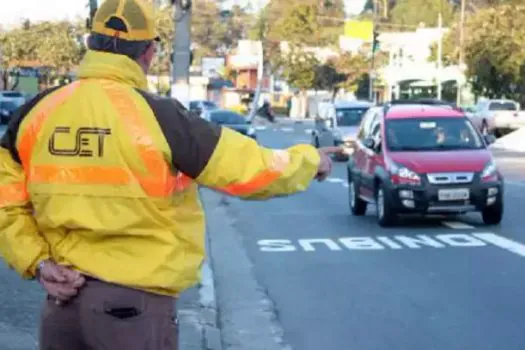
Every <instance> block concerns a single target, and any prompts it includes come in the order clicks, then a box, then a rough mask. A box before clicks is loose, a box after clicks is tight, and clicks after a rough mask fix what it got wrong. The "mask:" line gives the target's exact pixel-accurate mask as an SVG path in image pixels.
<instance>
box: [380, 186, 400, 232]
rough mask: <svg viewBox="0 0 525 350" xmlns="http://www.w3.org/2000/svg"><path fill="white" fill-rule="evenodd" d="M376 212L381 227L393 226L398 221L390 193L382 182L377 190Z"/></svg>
mask: <svg viewBox="0 0 525 350" xmlns="http://www.w3.org/2000/svg"><path fill="white" fill-rule="evenodd" d="M376 207H377V208H376V213H377V223H378V224H379V226H381V227H389V226H393V225H394V224H395V223H396V222H397V213H396V212H395V210H394V209H393V208H392V205H391V204H390V200H389V197H388V194H387V193H386V192H385V188H384V186H383V185H382V184H380V185H379V188H378V189H377V192H376Z"/></svg>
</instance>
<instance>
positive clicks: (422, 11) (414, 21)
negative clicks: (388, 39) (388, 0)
mask: <svg viewBox="0 0 525 350" xmlns="http://www.w3.org/2000/svg"><path fill="white" fill-rule="evenodd" d="M440 10H441V13H442V15H443V24H444V25H447V24H449V23H451V22H452V20H453V18H454V10H455V7H454V6H453V5H451V4H450V3H449V2H448V1H447V0H398V1H397V2H396V4H395V6H394V7H393V9H392V12H391V20H392V23H395V24H401V25H405V26H414V27H415V26H418V25H419V24H421V23H424V24H425V25H426V26H427V27H436V26H437V25H438V14H439V12H440Z"/></svg>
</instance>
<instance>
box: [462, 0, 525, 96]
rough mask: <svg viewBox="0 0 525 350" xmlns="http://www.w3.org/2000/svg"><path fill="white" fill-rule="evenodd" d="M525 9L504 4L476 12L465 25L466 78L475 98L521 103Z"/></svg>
mask: <svg viewBox="0 0 525 350" xmlns="http://www.w3.org/2000/svg"><path fill="white" fill-rule="evenodd" d="M523 23H525V6H524V5H513V4H508V5H507V4H505V5H500V6H497V7H491V8H487V9H484V10H482V11H479V13H477V14H476V15H475V16H474V17H473V18H471V19H470V20H469V21H468V23H467V28H468V32H469V35H468V37H467V40H466V45H465V61H466V63H467V66H468V71H467V74H468V76H469V77H470V78H471V80H472V87H473V89H474V92H475V93H476V94H477V95H481V96H486V97H490V98H499V97H503V96H506V97H509V98H514V99H519V100H523V98H524V94H525V74H524V73H525V27H524V26H523Z"/></svg>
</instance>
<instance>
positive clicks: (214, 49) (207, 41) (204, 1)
mask: <svg viewBox="0 0 525 350" xmlns="http://www.w3.org/2000/svg"><path fill="white" fill-rule="evenodd" d="M192 11H193V16H192V25H191V30H192V39H193V42H194V43H195V47H196V54H195V57H196V61H199V60H200V59H201V58H202V57H204V56H217V54H224V53H226V52H229V51H230V50H231V49H232V48H233V47H234V46H235V45H237V42H238V41H239V40H240V39H243V38H245V37H246V36H247V32H248V26H249V23H250V22H252V20H251V18H250V15H249V14H248V13H247V11H246V10H245V9H244V8H243V7H240V6H234V7H233V8H232V10H231V11H222V10H221V4H220V2H219V3H218V2H217V1H216V0H194V4H193V10H192Z"/></svg>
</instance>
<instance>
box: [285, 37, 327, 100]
mask: <svg viewBox="0 0 525 350" xmlns="http://www.w3.org/2000/svg"><path fill="white" fill-rule="evenodd" d="M281 66H282V75H283V77H284V78H285V79H286V81H287V82H288V83H289V84H290V85H291V86H293V87H296V88H298V89H300V90H307V89H310V88H312V87H313V86H314V85H315V82H316V74H315V72H316V69H317V67H318V66H319V61H318V60H317V59H316V58H315V56H314V55H313V54H310V53H307V52H304V51H303V50H302V49H301V48H299V47H296V46H292V48H291V50H290V52H289V53H288V54H287V55H286V56H285V57H284V58H283V60H282V64H281Z"/></svg>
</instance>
